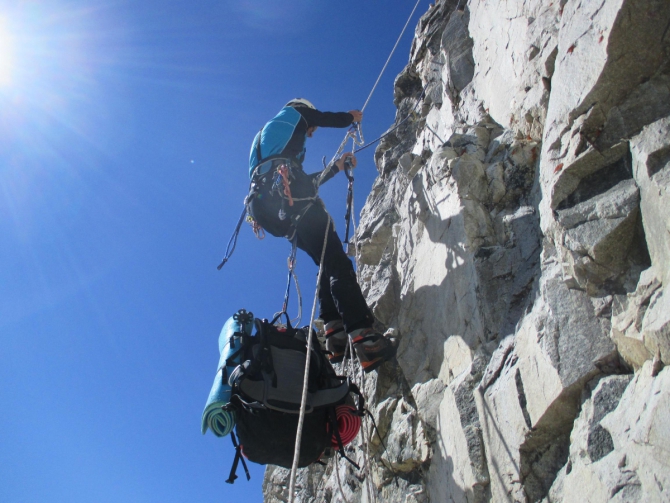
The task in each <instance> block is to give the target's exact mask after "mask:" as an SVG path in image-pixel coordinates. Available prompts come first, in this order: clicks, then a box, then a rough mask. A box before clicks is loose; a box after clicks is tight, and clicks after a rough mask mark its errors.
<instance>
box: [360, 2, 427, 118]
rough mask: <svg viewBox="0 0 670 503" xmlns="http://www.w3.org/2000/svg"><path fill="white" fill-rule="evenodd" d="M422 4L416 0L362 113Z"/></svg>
mask: <svg viewBox="0 0 670 503" xmlns="http://www.w3.org/2000/svg"><path fill="white" fill-rule="evenodd" d="M420 2H421V0H416V4H415V5H414V8H413V9H412V13H411V14H410V15H409V17H408V18H407V22H406V23H405V26H404V27H403V29H402V31H401V32H400V36H399V37H398V40H396V41H395V45H394V46H393V49H391V54H389V57H388V58H387V59H386V63H384V67H383V68H382V71H381V72H379V77H377V81H376V82H375V85H374V86H372V91H370V94H369V95H368V99H367V100H365V104H364V105H363V108H361V112H363V111H365V107H367V106H368V102H369V101H370V98H372V95H373V94H374V92H375V89H377V84H379V81H380V80H381V78H382V75H384V71H385V70H386V67H387V66H388V64H389V61H391V57H393V53H394V52H395V50H396V48H397V47H398V44H399V43H400V39H401V38H402V36H403V35H404V34H405V30H406V29H407V25H408V24H409V22H410V20H411V19H412V16H413V15H414V11H415V10H416V8H417V7H418V6H419V3H420Z"/></svg>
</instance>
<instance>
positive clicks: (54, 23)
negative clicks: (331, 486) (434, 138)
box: [0, 0, 428, 503]
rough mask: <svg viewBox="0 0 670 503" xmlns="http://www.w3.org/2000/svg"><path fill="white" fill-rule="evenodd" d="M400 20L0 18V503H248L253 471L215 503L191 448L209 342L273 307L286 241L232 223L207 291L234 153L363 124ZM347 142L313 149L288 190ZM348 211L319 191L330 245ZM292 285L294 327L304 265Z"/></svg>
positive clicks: (225, 449) (320, 9)
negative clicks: (309, 110)
mask: <svg viewBox="0 0 670 503" xmlns="http://www.w3.org/2000/svg"><path fill="white" fill-rule="evenodd" d="M413 6H414V1H411V0H410V1H400V0H398V1H391V0H389V1H385V2H379V1H377V2H373V1H368V2H360V1H338V2H325V1H318V2H317V1H308V0H290V1H288V0H287V1H282V2H279V1H275V2H266V1H252V0H240V1H234V2H233V1H226V0H217V1H213V0H211V1H210V0H202V1H198V2H192V1H191V2H187V1H181V0H174V1H165V0H162V1H157V0H143V1H141V2H140V1H134V2H131V1H124V0H117V1H111V0H106V1H97V0H88V1H66V0H51V1H49V2H47V1H37V0H34V1H28V0H26V1H18V0H0V236H2V238H1V239H0V263H1V264H2V266H1V267H0V295H1V302H0V404H1V405H2V406H1V407H0V432H1V433H0V501H2V502H5V503H19V502H21V503H32V502H86V503H90V502H161V503H169V502H209V501H217V502H220V501H232V500H233V498H242V497H243V498H244V501H250V502H257V501H258V502H259V501H262V495H261V482H262V473H263V467H260V466H257V465H250V467H251V471H252V480H251V482H247V481H246V480H244V479H243V478H240V479H239V480H238V481H237V482H236V484H235V485H234V486H230V485H228V484H225V483H224V480H225V479H226V478H227V476H228V470H229V469H230V466H231V463H232V458H233V454H232V448H231V445H230V441H229V439H228V438H225V439H218V438H216V437H214V436H213V435H211V433H208V434H207V435H206V436H202V435H201V433H200V416H201V412H202V409H203V406H204V404H205V400H206V398H207V395H208V392H209V389H210V386H211V384H212V380H213V377H214V373H215V371H216V367H217V362H218V351H217V338H218V334H219V331H220V329H221V326H222V325H223V323H224V322H225V320H226V319H227V318H228V317H229V316H230V315H232V314H233V313H234V312H235V311H236V310H237V309H239V308H246V309H248V310H251V311H253V312H254V313H255V314H256V315H257V316H259V317H270V316H272V314H273V313H274V312H276V311H278V310H279V309H280V308H281V303H282V300H283V294H284V288H285V281H286V257H287V255H288V252H289V244H288V243H287V242H286V241H285V240H280V239H276V238H272V237H271V236H270V237H268V238H267V239H266V240H264V241H262V242H259V241H257V240H256V239H255V237H254V236H253V233H252V232H251V229H250V228H249V227H248V226H247V225H246V224H245V225H244V226H243V228H242V232H241V235H240V239H239V243H238V246H237V251H236V254H235V255H234V256H233V258H232V259H231V261H230V262H229V263H228V264H227V265H226V266H225V267H224V269H223V270H222V271H217V270H216V265H217V264H218V263H219V261H220V259H221V258H222V256H223V253H224V251H225V246H226V244H227V242H228V238H229V236H230V233H231V232H232V230H233V228H234V226H235V223H236V221H237V218H238V216H239V213H240V211H241V209H242V200H243V198H244V195H245V193H246V190H247V187H248V178H247V162H248V154H249V147H250V143H251V140H252V139H253V137H254V135H255V134H256V133H257V132H258V130H259V129H260V128H261V127H262V125H263V124H264V123H265V122H266V121H267V120H269V119H270V118H271V117H273V116H274V114H275V113H276V112H277V111H278V110H279V109H280V108H281V107H282V106H283V104H284V103H286V102H287V101H288V100H290V99H291V98H294V97H306V98H308V99H310V100H311V101H312V102H313V103H315V104H316V106H317V108H319V109H321V110H329V111H341V110H350V109H352V108H360V107H361V106H362V105H363V103H364V102H365V99H366V98H367V96H368V93H369V92H370V89H371V88H372V85H373V84H374V81H375V79H376V78H377V75H378V73H379V71H380V70H381V67H382V65H383V63H384V61H385V60H386V57H387V56H388V54H389V52H390V50H391V48H392V46H393V44H394V43H395V40H396V38H397V36H398V34H399V33H400V30H401V28H402V27H403V25H404V23H405V21H406V19H407V16H408V15H409V13H410V11H411V10H412V7H413ZM427 8H428V4H427V2H426V3H425V4H423V3H422V4H421V5H420V6H419V9H418V12H417V14H415V17H414V18H413V20H412V22H411V24H410V27H409V28H408V31H407V33H406V34H405V36H404V38H403V40H402V41H401V44H400V46H399V47H398V50H397V52H396V55H395V57H394V59H393V60H392V61H391V63H390V65H389V68H388V69H387V71H386V74H385V76H384V78H383V79H382V81H381V83H380V85H379V87H378V89H377V91H376V93H375V95H374V96H373V98H372V100H371V102H370V104H369V105H368V107H367V109H366V112H365V118H364V121H363V126H364V128H363V129H364V132H365V134H366V138H367V139H373V138H376V137H377V136H379V135H380V134H381V133H383V132H384V131H385V130H386V129H387V128H388V127H389V126H390V125H391V123H392V121H393V119H394V115H395V108H394V106H393V79H394V78H395V76H396V75H397V73H398V72H399V71H400V70H401V69H402V68H403V67H404V65H405V64H406V62H407V57H408V53H409V47H410V44H411V38H412V34H413V30H414V27H415V25H416V22H417V20H418V16H419V15H420V14H422V13H423V12H425V10H426V9H427ZM343 136H344V130H337V129H331V130H327V129H323V128H321V129H319V131H318V132H317V133H316V135H315V137H314V138H312V139H311V140H309V142H308V145H307V148H308V152H307V162H306V170H307V171H308V172H313V171H316V170H317V169H318V166H319V165H320V159H321V157H322V156H324V155H325V156H327V157H328V158H329V159H330V157H331V156H332V155H333V154H334V152H335V150H336V148H337V146H338V145H339V143H340V141H341V140H342V138H343ZM373 152H374V148H370V149H368V150H366V151H365V152H364V153H361V156H360V158H359V168H358V169H357V170H356V177H357V182H356V207H357V210H358V211H360V208H361V207H362V206H363V204H364V202H365V197H366V195H367V192H368V191H369V189H370V186H371V184H372V181H373V180H374V178H375V176H376V174H377V173H376V170H375V167H374V164H373V158H372V156H373ZM345 194H346V180H345V178H344V177H343V176H342V175H340V176H339V177H337V178H336V179H334V180H333V181H331V182H329V183H328V184H327V185H326V186H324V188H323V189H322V196H323V197H324V199H325V200H326V203H327V206H328V207H329V209H330V211H331V214H332V215H333V217H334V219H335V222H336V224H337V226H338V229H339V230H340V231H342V230H343V229H344V225H343V222H344V219H343V216H344V210H345V208H344V204H345V200H344V198H345ZM298 276H299V280H300V283H301V286H302V291H303V295H304V306H305V310H306V311H307V313H306V314H305V315H304V317H303V322H304V323H307V322H308V320H307V317H308V312H309V310H310V307H311V303H312V298H313V294H314V283H315V279H316V267H315V266H314V265H313V264H311V263H310V260H309V258H308V257H307V256H306V255H305V254H303V253H302V252H299V255H298ZM291 295H292V299H293V301H295V298H296V294H295V291H292V293H291ZM295 312H296V304H295V302H292V304H291V314H292V315H293V314H295ZM241 474H242V473H241V471H240V475H241Z"/></svg>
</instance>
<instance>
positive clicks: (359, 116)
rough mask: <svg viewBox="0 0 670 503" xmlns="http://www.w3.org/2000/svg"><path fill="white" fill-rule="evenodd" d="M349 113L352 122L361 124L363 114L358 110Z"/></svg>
mask: <svg viewBox="0 0 670 503" xmlns="http://www.w3.org/2000/svg"><path fill="white" fill-rule="evenodd" d="M349 113H350V114H351V115H352V116H353V117H354V120H353V122H361V121H362V120H363V112H361V111H360V110H349Z"/></svg>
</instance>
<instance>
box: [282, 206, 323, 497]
mask: <svg viewBox="0 0 670 503" xmlns="http://www.w3.org/2000/svg"><path fill="white" fill-rule="evenodd" d="M330 221H331V218H330V214H328V223H327V224H326V232H325V233H324V236H323V248H322V249H321V262H320V263H319V274H318V276H317V279H316V293H315V295H314V303H313V304H312V316H311V317H310V319H309V331H308V332H307V356H306V357H305V375H304V376H303V380H302V398H301V400H300V415H299V416H298V429H297V431H296V435H295V448H294V449H293V465H292V466H291V481H290V483H289V489H288V490H289V493H288V494H289V496H288V497H289V499H288V501H289V503H293V499H294V498H295V477H296V474H297V471H298V459H299V458H300V441H301V439H302V426H303V423H304V422H305V409H306V408H307V387H308V385H309V364H310V361H311V355H312V327H313V325H314V315H315V314H316V303H317V300H318V299H319V285H320V284H321V275H322V274H323V259H324V257H325V256H326V245H327V244H328V231H329V230H330Z"/></svg>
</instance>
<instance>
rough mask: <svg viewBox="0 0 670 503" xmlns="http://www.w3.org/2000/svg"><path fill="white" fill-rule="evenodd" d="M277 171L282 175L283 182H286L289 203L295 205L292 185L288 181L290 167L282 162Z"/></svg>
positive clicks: (285, 187)
mask: <svg viewBox="0 0 670 503" xmlns="http://www.w3.org/2000/svg"><path fill="white" fill-rule="evenodd" d="M277 172H278V173H279V174H280V175H281V179H282V182H283V183H284V195H285V196H286V197H288V205H289V206H293V196H292V195H291V185H290V182H289V181H288V167H287V166H286V164H282V165H281V166H279V167H278V168H277Z"/></svg>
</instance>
